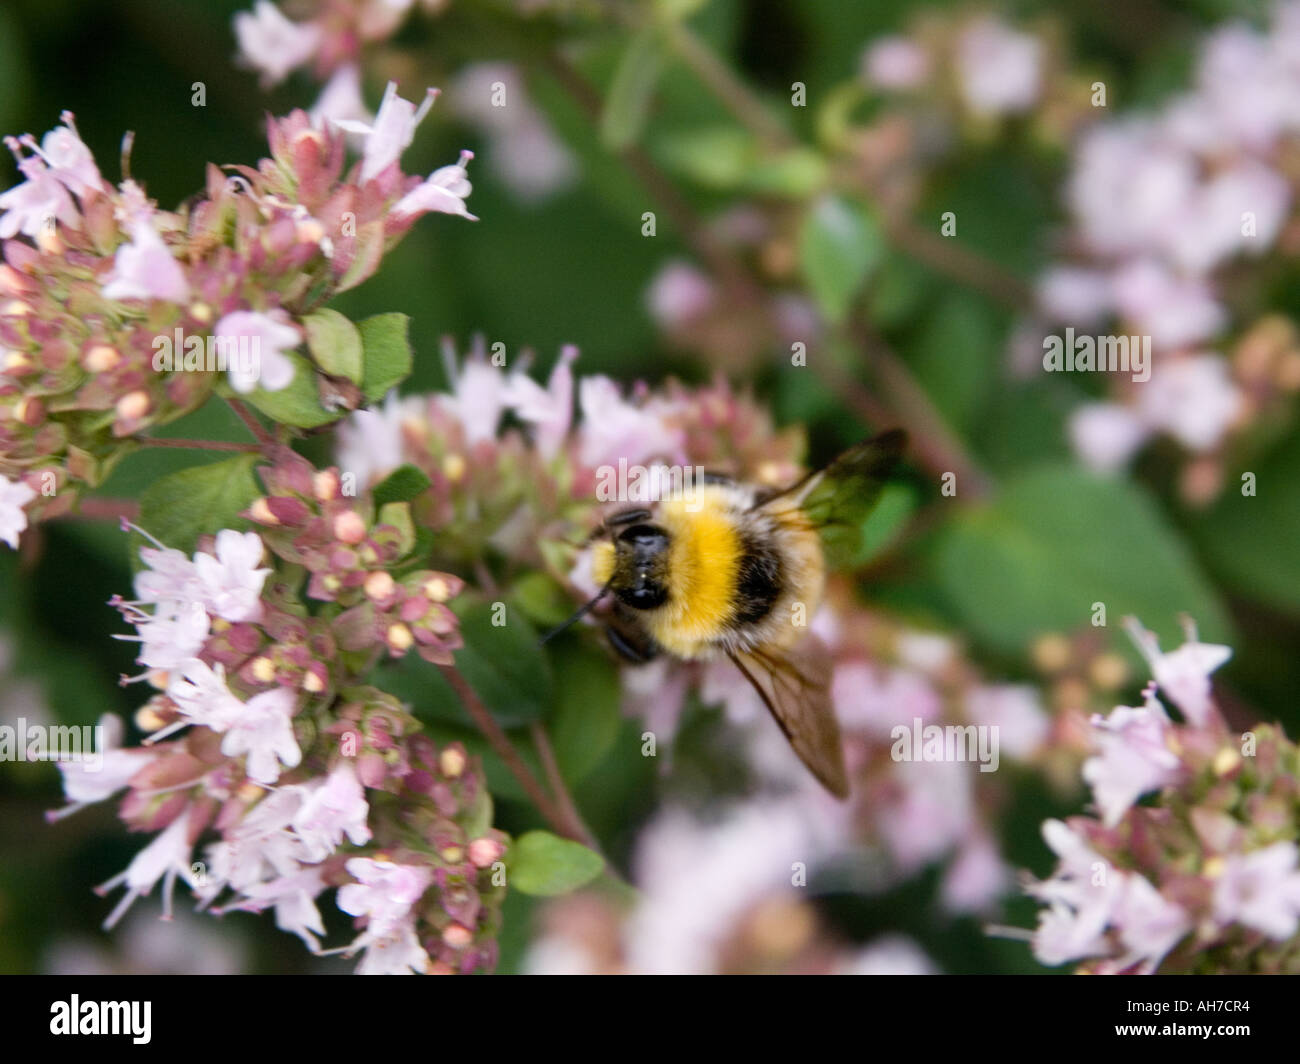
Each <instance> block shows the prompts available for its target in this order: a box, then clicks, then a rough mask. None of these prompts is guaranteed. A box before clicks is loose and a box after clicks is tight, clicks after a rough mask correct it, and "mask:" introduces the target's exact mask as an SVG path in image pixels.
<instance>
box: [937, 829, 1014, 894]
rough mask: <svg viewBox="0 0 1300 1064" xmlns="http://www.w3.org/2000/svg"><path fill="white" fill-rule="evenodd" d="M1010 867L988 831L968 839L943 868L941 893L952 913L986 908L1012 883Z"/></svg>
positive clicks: (978, 832) (977, 832)
mask: <svg viewBox="0 0 1300 1064" xmlns="http://www.w3.org/2000/svg"><path fill="white" fill-rule="evenodd" d="M1011 881H1012V880H1011V869H1010V868H1009V867H1008V866H1007V863H1006V862H1005V861H1003V860H1002V857H1001V855H1000V854H999V853H998V848H997V845H996V844H995V843H994V841H993V840H992V839H991V838H990V837H989V836H988V834H987V832H984V831H976V832H974V833H973V834H972V835H971V837H969V838H968V839H966V840H965V841H964V842H963V843H962V844H961V847H960V849H958V851H957V855H956V856H955V857H954V858H953V859H952V862H951V863H950V864H949V865H948V867H947V869H946V870H945V871H944V876H943V886H942V893H941V896H942V898H943V907H944V908H945V909H947V910H948V912H951V913H981V912H985V911H987V910H988V909H989V908H990V907H991V906H992V905H993V904H994V903H995V902H996V901H997V900H998V898H1000V897H1001V896H1002V895H1003V894H1005V893H1006V891H1007V888H1008V887H1009V886H1010V885H1011Z"/></svg>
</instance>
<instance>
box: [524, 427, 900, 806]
mask: <svg viewBox="0 0 1300 1064" xmlns="http://www.w3.org/2000/svg"><path fill="white" fill-rule="evenodd" d="M905 442H906V434H905V433H903V432H902V431H901V430H894V431H892V432H886V433H883V434H882V435H880V436H877V437H875V438H874V439H872V440H868V441H866V442H864V443H860V444H858V445H857V446H856V447H853V448H850V449H849V450H848V451H846V452H844V453H843V454H842V455H840V456H839V457H838V458H836V459H835V460H834V461H833V462H832V463H831V464H830V465H829V466H827V467H826V468H825V469H823V470H820V471H818V472H816V473H813V474H810V475H809V476H807V477H805V478H804V479H803V480H801V481H799V482H798V483H796V484H794V485H792V486H790V487H788V488H784V489H781V490H778V491H773V490H771V489H764V488H760V487H757V486H755V485H751V484H743V483H738V482H736V481H734V480H731V479H729V478H727V477H723V476H717V475H706V476H705V477H704V478H702V480H703V482H702V483H697V484H695V485H692V488H691V490H690V491H683V490H678V491H676V492H675V493H668V494H666V495H665V496H664V497H663V498H661V499H660V500H659V501H657V502H656V503H654V504H653V505H651V506H649V507H643V508H637V509H629V510H624V511H622V512H619V513H615V514H612V515H611V516H609V517H607V518H605V520H604V521H603V522H602V523H601V525H600V527H599V528H598V529H597V530H596V531H595V532H594V533H593V535H592V537H591V540H590V541H589V542H593V543H594V546H593V556H592V572H593V575H594V576H595V578H596V582H597V583H598V584H600V585H601V589H600V591H599V592H598V593H597V595H596V596H595V598H593V599H592V600H591V601H590V602H588V603H587V604H586V605H585V606H583V608H582V609H581V610H579V611H578V613H577V614H575V615H574V617H573V618H571V620H570V621H569V622H568V623H570V624H571V623H573V622H574V621H576V620H577V619H578V618H579V617H581V616H583V615H584V614H585V613H587V612H588V611H589V610H591V609H592V608H593V607H595V606H596V605H597V603H599V602H600V600H601V599H603V598H604V597H605V596H606V595H609V596H611V603H612V607H611V608H610V609H608V610H607V613H606V616H605V618H604V620H605V624H606V632H607V634H608V637H609V640H610V642H611V644H612V645H613V646H614V648H615V650H617V651H618V652H619V653H620V654H622V655H623V656H624V657H625V658H628V659H629V660H632V661H648V660H649V659H651V658H652V657H654V656H655V655H656V654H658V653H660V652H663V653H666V654H669V655H671V656H672V657H674V658H678V659H681V660H684V661H707V660H710V659H714V658H718V657H721V656H723V655H725V656H727V657H729V658H730V659H731V660H732V661H733V662H734V663H735V665H736V667H737V668H738V669H739V670H740V671H741V673H743V674H744V676H745V678H746V679H747V680H748V681H749V682H750V683H751V684H753V686H754V688H755V689H756V690H757V691H758V693H759V695H760V696H761V697H762V699H763V702H764V703H765V704H766V705H767V708H768V709H769V710H771V712H772V716H773V717H774V718H775V719H776V722H777V724H778V725H780V727H781V730H782V731H783V732H784V733H785V736H786V738H787V739H788V740H789V741H790V745H791V746H792V747H793V748H794V751H795V753H796V754H798V755H799V757H800V759H802V761H803V763H804V764H805V765H806V766H807V767H808V768H809V769H810V770H811V772H812V773H813V775H814V776H816V777H817V779H818V780H819V781H820V782H821V783H822V785H823V786H824V787H826V789H827V790H829V791H830V792H831V793H832V794H834V795H836V796H837V797H839V798H844V797H847V795H848V793H849V783H848V775H847V772H846V770H845V767H844V752H843V749H842V748H841V745H840V733H839V726H838V724H837V723H836V719H835V713H834V710H833V708H832V706H831V700H830V673H831V668H830V655H829V654H828V653H827V651H826V648H825V647H824V646H823V645H822V644H821V642H820V641H819V640H818V639H817V638H816V637H815V636H812V635H810V634H809V633H808V630H807V627H806V625H807V621H808V619H810V618H811V617H812V615H813V613H814V612H815V611H816V609H817V606H818V604H819V603H820V601H821V597H822V591H823V587H824V584H825V575H826V565H827V552H828V550H829V551H830V552H831V553H832V555H833V554H834V553H835V552H836V551H841V552H842V551H845V550H852V549H853V548H854V547H855V546H856V543H857V541H858V540H859V539H860V535H861V525H862V522H863V520H864V519H865V518H866V516H867V514H868V513H869V512H870V511H871V510H872V509H873V508H874V506H875V503H876V501H877V499H878V497H879V495H880V491H881V488H882V487H883V485H884V481H885V477H886V476H887V475H888V474H889V472H890V470H891V469H892V468H893V466H894V464H895V463H896V462H897V461H898V458H899V456H900V455H901V454H902V451H903V447H904V444H905ZM563 627H568V624H566V625H564V626H562V628H561V629H557V631H560V630H562V629H563ZM552 634H555V633H552ZM548 638H549V636H548Z"/></svg>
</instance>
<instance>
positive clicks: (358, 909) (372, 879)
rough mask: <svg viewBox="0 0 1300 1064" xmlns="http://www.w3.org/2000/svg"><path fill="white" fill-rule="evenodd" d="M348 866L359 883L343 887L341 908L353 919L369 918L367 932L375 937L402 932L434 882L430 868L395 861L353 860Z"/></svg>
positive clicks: (349, 873)
mask: <svg viewBox="0 0 1300 1064" xmlns="http://www.w3.org/2000/svg"><path fill="white" fill-rule="evenodd" d="M346 867H347V870H348V875H350V876H352V877H353V878H354V879H355V880H356V881H357V882H355V883H348V884H347V885H346V886H342V887H340V888H339V892H338V905H339V908H340V909H342V910H343V911H344V912H345V913H348V914H350V915H352V916H364V917H366V920H367V924H366V933H367V935H369V936H372V937H373V938H379V939H383V938H387V937H389V936H390V935H392V934H395V933H398V932H399V931H400V930H401V927H402V924H403V922H404V921H405V920H406V918H407V916H408V915H409V914H410V912H411V908H412V907H413V906H414V905H415V903H416V902H418V901H419V900H420V898H421V897H422V896H423V895H424V892H425V891H426V890H428V889H429V885H430V884H431V883H432V882H433V873H432V872H430V871H429V869H427V868H423V867H420V866H417V865H404V864H398V863H396V862H395V861H376V860H374V859H373V858H370V857H353V858H351V859H349V861H348V863H347V866H346Z"/></svg>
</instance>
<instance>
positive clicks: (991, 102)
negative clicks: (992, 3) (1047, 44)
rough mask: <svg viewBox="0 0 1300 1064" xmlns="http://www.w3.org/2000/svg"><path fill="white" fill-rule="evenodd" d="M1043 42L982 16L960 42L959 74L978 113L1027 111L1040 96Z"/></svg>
mask: <svg viewBox="0 0 1300 1064" xmlns="http://www.w3.org/2000/svg"><path fill="white" fill-rule="evenodd" d="M1042 52H1043V46H1042V45H1041V44H1040V43H1039V41H1038V39H1037V38H1036V37H1033V36H1031V35H1030V34H1027V33H1020V32H1018V31H1016V30H1013V29H1011V28H1010V27H1009V26H1007V25H1005V24H1003V23H1002V22H999V21H998V20H996V19H993V18H979V19H976V20H975V21H974V22H972V23H971V24H970V25H969V26H967V28H966V29H965V30H964V31H963V32H962V35H961V38H960V40H959V41H958V43H957V76H958V84H959V85H960V87H961V91H962V95H963V96H964V98H965V100H966V104H967V106H968V107H970V109H971V110H972V111H974V112H976V113H977V114H982V115H1001V114H1012V113H1016V112H1021V111H1027V110H1029V108H1031V107H1033V106H1034V104H1035V103H1036V102H1037V100H1038V94H1039V92H1040V88H1041V85H1040V83H1041V80H1042V70H1041V67H1042V62H1043V55H1042Z"/></svg>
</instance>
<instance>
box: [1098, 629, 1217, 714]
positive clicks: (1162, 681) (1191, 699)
mask: <svg viewBox="0 0 1300 1064" xmlns="http://www.w3.org/2000/svg"><path fill="white" fill-rule="evenodd" d="M1124 627H1125V628H1126V629H1127V630H1128V633H1129V635H1130V636H1132V638H1133V642H1134V643H1136V644H1137V648H1138V650H1139V651H1141V653H1142V656H1143V657H1144V658H1146V659H1147V661H1148V662H1149V663H1150V665H1151V675H1152V676H1154V677H1155V681H1156V683H1157V684H1159V685H1160V689H1161V690H1162V691H1163V692H1164V693H1165V694H1166V695H1167V696H1168V697H1169V699H1170V700H1171V701H1172V702H1173V703H1174V705H1176V706H1177V707H1178V708H1179V709H1180V710H1182V711H1183V714H1184V715H1185V716H1186V717H1187V719H1188V720H1189V721H1191V722H1192V723H1193V724H1195V725H1197V726H1198V727H1202V726H1204V725H1205V724H1206V723H1207V722H1208V721H1209V718H1210V713H1211V712H1212V711H1213V709H1214V703H1213V701H1212V700H1211V698H1210V673H1212V672H1214V670H1215V669H1217V668H1218V667H1219V666H1220V665H1222V664H1223V663H1224V662H1225V661H1227V660H1228V659H1229V658H1230V657H1232V648H1231V647H1226V646H1219V645H1218V644H1214V643H1202V642H1200V641H1199V640H1198V638H1197V635H1196V624H1195V622H1193V621H1192V620H1191V618H1189V617H1185V618H1183V632H1184V633H1185V636H1186V639H1187V641H1186V642H1185V643H1184V644H1183V645H1182V646H1180V647H1179V648H1178V649H1177V650H1171V651H1170V652H1169V653H1167V654H1162V653H1161V652H1160V644H1159V642H1158V641H1157V640H1156V637H1155V634H1154V633H1152V632H1148V631H1147V630H1146V629H1145V628H1143V627H1142V625H1141V624H1139V623H1138V621H1137V619H1136V618H1133V617H1126V618H1125V619H1124Z"/></svg>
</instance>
